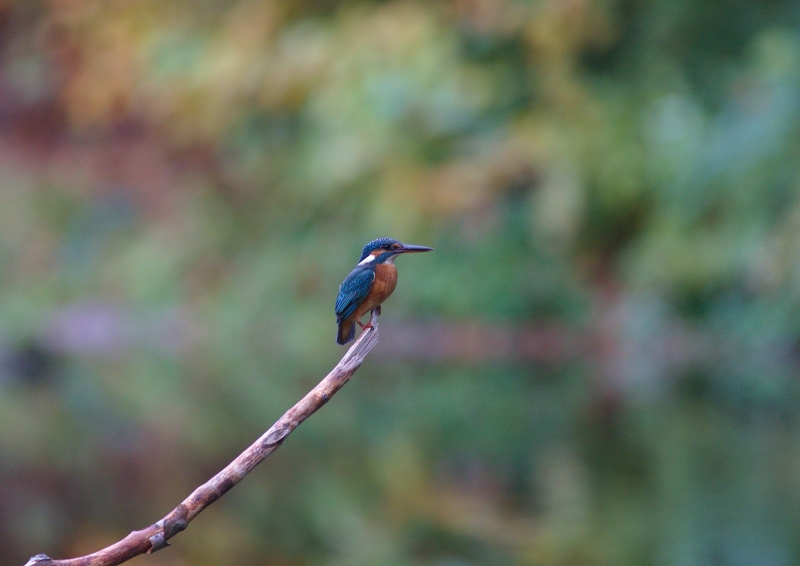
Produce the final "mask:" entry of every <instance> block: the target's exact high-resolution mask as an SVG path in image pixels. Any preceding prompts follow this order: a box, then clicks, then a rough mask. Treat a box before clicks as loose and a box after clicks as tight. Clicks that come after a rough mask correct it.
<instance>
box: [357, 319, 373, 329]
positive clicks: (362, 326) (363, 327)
mask: <svg viewBox="0 0 800 566" xmlns="http://www.w3.org/2000/svg"><path fill="white" fill-rule="evenodd" d="M356 323H357V324H358V325H359V326H360V327H361V330H366V329H367V328H374V327H373V326H372V323H369V322H368V323H366V324H361V322H359V321H356Z"/></svg>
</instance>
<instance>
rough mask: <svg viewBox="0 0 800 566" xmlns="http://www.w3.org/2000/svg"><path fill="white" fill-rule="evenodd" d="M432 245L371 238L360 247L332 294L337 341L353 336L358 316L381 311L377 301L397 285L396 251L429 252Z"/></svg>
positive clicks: (364, 325)
mask: <svg viewBox="0 0 800 566" xmlns="http://www.w3.org/2000/svg"><path fill="white" fill-rule="evenodd" d="M430 251H433V248H429V247H426V246H414V245H411V244H403V243H401V242H399V241H397V240H395V239H393V238H378V239H377V240H372V241H371V242H369V243H368V244H367V245H366V246H364V249H363V250H361V258H360V259H359V260H358V265H356V266H355V268H354V269H353V271H351V272H350V275H348V276H347V277H345V280H344V281H343V282H342V284H341V285H340V286H339V296H338V297H336V309H335V310H336V324H338V325H339V332H338V333H337V335H336V343H337V344H347V343H348V342H350V341H351V340H352V339H353V338H355V336H356V323H358V325H359V326H360V327H361V328H371V325H370V324H369V323H367V324H361V317H362V316H364V315H365V314H366V313H368V312H370V311H372V310H374V311H375V312H376V313H377V314H379V315H380V314H381V303H383V301H385V300H386V299H387V298H388V297H389V295H391V294H392V291H394V288H395V286H396V285H397V267H395V265H394V260H395V259H396V258H397V256H399V255H400V254H406V253H418V252H430Z"/></svg>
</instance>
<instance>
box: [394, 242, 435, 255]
mask: <svg viewBox="0 0 800 566" xmlns="http://www.w3.org/2000/svg"><path fill="white" fill-rule="evenodd" d="M397 251H399V252H400V253H404V254H405V253H419V252H432V251H433V248H429V247H426V246H414V245H411V244H403V247H402V248H400V249H399V250H397Z"/></svg>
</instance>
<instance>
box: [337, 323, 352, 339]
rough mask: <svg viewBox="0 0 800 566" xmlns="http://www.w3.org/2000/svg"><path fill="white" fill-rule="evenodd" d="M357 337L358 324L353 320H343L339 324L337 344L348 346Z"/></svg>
mask: <svg viewBox="0 0 800 566" xmlns="http://www.w3.org/2000/svg"><path fill="white" fill-rule="evenodd" d="M355 337H356V323H355V321H353V320H350V321H347V320H343V321H342V322H340V323H339V333H338V334H337V335H336V343H337V344H347V343H348V342H350V340H352V339H353V338H355Z"/></svg>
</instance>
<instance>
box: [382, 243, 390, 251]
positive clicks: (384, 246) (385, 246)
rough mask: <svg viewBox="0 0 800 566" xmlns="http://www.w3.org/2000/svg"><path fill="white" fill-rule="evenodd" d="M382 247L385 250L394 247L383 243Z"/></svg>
mask: <svg viewBox="0 0 800 566" xmlns="http://www.w3.org/2000/svg"><path fill="white" fill-rule="evenodd" d="M381 247H382V248H383V249H384V250H391V249H392V246H390V245H389V244H383V245H382V246H381Z"/></svg>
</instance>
